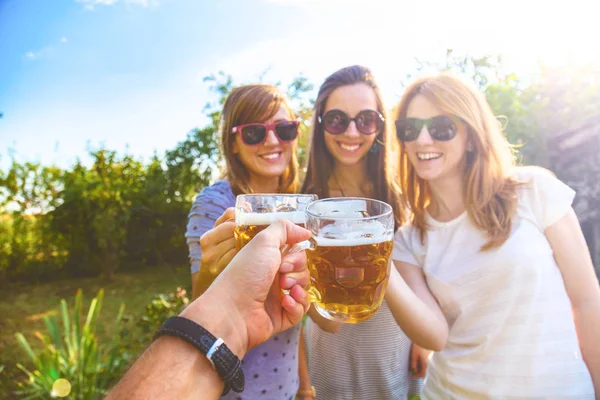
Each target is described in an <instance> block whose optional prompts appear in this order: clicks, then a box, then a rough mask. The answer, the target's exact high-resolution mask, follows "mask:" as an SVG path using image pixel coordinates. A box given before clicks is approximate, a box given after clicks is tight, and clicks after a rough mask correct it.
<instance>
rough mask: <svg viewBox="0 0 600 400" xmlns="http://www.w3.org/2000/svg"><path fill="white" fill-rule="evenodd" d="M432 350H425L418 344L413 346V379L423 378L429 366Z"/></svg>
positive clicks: (411, 364) (411, 360)
mask: <svg viewBox="0 0 600 400" xmlns="http://www.w3.org/2000/svg"><path fill="white" fill-rule="evenodd" d="M431 353H432V351H431V350H427V349H424V348H422V347H420V346H418V345H416V344H414V343H413V344H412V347H411V350H410V370H411V373H412V376H413V378H423V377H424V376H425V372H427V366H428V365H429V355H430V354H431Z"/></svg>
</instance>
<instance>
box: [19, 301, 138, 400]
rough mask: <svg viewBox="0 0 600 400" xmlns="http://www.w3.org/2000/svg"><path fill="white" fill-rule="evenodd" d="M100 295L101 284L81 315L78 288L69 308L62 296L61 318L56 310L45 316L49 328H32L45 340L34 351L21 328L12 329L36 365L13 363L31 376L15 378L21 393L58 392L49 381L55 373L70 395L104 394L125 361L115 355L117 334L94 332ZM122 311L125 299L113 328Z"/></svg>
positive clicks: (35, 395) (93, 396)
mask: <svg viewBox="0 0 600 400" xmlns="http://www.w3.org/2000/svg"><path fill="white" fill-rule="evenodd" d="M103 298H104V291H103V290H100V291H99V292H98V294H97V296H96V297H95V298H94V299H92V301H91V303H90V306H89V309H88V312H87V315H86V316H85V319H84V314H83V296H82V293H81V291H78V292H77V295H76V296H75V304H74V307H73V309H72V311H71V312H69V309H68V306H67V302H66V300H64V299H63V300H61V302H60V314H61V322H60V323H59V322H58V321H57V319H56V318H55V317H54V316H50V317H44V324H45V326H46V331H47V332H46V333H45V334H44V333H40V332H36V337H37V338H38V339H39V340H40V341H41V342H42V345H43V348H42V350H40V351H38V352H35V351H34V350H33V349H32V347H31V345H30V344H29V342H28V341H27V339H25V337H24V336H23V335H22V334H21V333H17V334H16V339H17V341H18V342H19V345H20V346H21V348H22V349H23V350H24V352H25V354H27V356H28V357H29V358H30V360H31V362H32V363H33V365H34V369H33V371H31V370H29V369H28V368H26V367H24V366H23V365H21V364H17V366H18V367H19V368H20V369H21V370H22V371H23V372H24V373H25V374H26V375H27V376H28V378H29V379H28V380H27V381H25V382H21V383H19V390H18V391H17V392H16V394H18V395H19V396H23V398H52V397H56V393H54V391H53V385H54V383H55V382H56V381H57V380H58V379H66V380H67V381H69V382H70V384H71V388H72V389H71V395H70V397H69V398H74V399H96V398H100V397H101V396H103V395H106V394H107V391H108V388H109V386H110V385H111V384H114V382H115V380H116V379H117V378H118V377H120V376H121V374H122V372H123V370H124V368H125V367H127V365H126V364H125V363H123V362H122V360H121V359H120V358H119V357H118V352H117V350H118V348H119V336H118V335H114V336H113V338H114V339H113V341H112V342H111V343H110V344H105V343H100V342H99V341H98V338H97V336H96V326H97V321H98V315H99V314H100V311H101V308H102V301H103ZM123 311H124V305H121V308H120V310H119V313H118V314H117V317H116V326H115V329H118V326H119V323H120V321H121V317H122V315H123Z"/></svg>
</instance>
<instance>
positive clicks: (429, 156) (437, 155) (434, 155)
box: [417, 153, 443, 161]
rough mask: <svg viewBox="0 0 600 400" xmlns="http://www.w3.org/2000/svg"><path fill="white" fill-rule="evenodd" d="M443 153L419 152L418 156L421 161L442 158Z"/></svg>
mask: <svg viewBox="0 0 600 400" xmlns="http://www.w3.org/2000/svg"><path fill="white" fill-rule="evenodd" d="M442 155H443V154H442V153H417V158H418V159H419V160H421V161H429V160H436V159H438V158H440V157H441V156H442Z"/></svg>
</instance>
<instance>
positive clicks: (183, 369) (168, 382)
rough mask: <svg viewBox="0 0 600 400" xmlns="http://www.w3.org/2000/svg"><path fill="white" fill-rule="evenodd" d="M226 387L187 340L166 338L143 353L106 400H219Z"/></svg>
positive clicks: (157, 341)
mask: <svg viewBox="0 0 600 400" xmlns="http://www.w3.org/2000/svg"><path fill="white" fill-rule="evenodd" d="M223 386H224V385H223V381H222V380H221V379H220V378H219V375H218V374H217V373H216V371H215V369H214V368H213V367H212V365H211V364H210V362H209V361H208V359H207V358H206V356H204V355H203V354H202V353H200V351H198V349H196V348H195V347H194V346H192V345H191V344H189V343H187V342H186V341H184V340H181V339H178V338H175V337H169V336H163V337H161V338H159V339H157V340H156V341H155V342H154V343H153V344H152V345H151V346H150V347H149V348H148V349H147V350H146V351H145V352H144V354H143V355H142V356H141V357H140V359H139V360H138V361H137V362H136V363H135V364H134V365H133V367H131V369H130V370H129V371H128V372H127V374H126V375H125V376H124V377H123V379H122V380H121V381H120V382H119V384H118V385H117V386H116V387H115V388H114V389H113V390H112V391H111V392H110V393H109V395H108V397H107V400H117V399H144V400H145V399H149V400H152V399H199V398H203V399H218V398H219V397H220V395H221V392H222V391H223Z"/></svg>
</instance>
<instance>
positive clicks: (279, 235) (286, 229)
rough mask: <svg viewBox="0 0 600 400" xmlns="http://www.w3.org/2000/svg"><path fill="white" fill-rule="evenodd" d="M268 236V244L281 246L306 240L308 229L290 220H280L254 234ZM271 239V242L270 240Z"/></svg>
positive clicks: (308, 234) (308, 233)
mask: <svg viewBox="0 0 600 400" xmlns="http://www.w3.org/2000/svg"><path fill="white" fill-rule="evenodd" d="M258 236H266V237H267V238H269V244H272V245H273V246H277V248H281V247H282V246H283V245H285V244H294V243H299V242H302V241H303V240H308V239H309V238H310V231H308V230H306V229H304V228H301V227H299V226H298V225H294V224H293V223H291V222H290V221H286V220H281V221H277V222H275V223H273V224H271V225H270V226H269V227H268V228H267V229H265V230H264V231H262V232H260V233H259V234H258V235H256V237H255V238H257V237H258ZM271 241H272V242H271Z"/></svg>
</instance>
